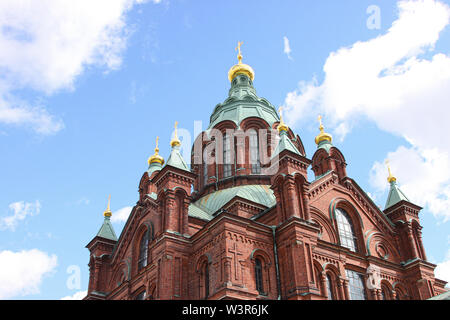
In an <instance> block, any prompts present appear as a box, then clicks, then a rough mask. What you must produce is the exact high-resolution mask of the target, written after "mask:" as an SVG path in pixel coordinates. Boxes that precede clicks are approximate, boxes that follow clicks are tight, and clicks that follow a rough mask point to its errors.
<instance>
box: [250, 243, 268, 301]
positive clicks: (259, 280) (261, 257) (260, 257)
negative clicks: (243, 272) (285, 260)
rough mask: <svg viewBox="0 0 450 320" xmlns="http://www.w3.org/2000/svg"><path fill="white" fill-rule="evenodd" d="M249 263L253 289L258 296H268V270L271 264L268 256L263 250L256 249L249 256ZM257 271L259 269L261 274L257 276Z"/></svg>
mask: <svg viewBox="0 0 450 320" xmlns="http://www.w3.org/2000/svg"><path fill="white" fill-rule="evenodd" d="M250 261H251V263H252V266H253V268H252V270H253V274H254V276H255V289H256V290H257V291H258V292H259V294H260V295H268V293H269V292H270V290H271V281H270V268H271V266H272V262H271V259H270V256H269V255H268V254H267V253H266V252H265V251H264V250H262V249H259V248H257V249H254V250H253V251H252V253H251V254H250ZM258 261H259V262H258ZM259 264H260V265H259ZM258 269H260V272H261V273H260V274H259V275H258Z"/></svg>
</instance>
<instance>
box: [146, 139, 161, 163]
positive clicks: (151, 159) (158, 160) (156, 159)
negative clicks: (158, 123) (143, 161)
mask: <svg viewBox="0 0 450 320" xmlns="http://www.w3.org/2000/svg"><path fill="white" fill-rule="evenodd" d="M158 140H159V137H156V148H155V154H154V155H152V156H150V157H149V158H148V165H151V164H152V163H159V164H160V165H163V164H164V158H163V157H161V156H160V155H159V148H158Z"/></svg>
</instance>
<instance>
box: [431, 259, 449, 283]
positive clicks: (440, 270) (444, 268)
mask: <svg viewBox="0 0 450 320" xmlns="http://www.w3.org/2000/svg"><path fill="white" fill-rule="evenodd" d="M434 275H435V276H436V278H438V279H441V280H444V281H447V282H448V284H447V285H446V287H450V250H449V251H448V252H447V256H446V258H445V260H444V261H443V262H441V263H438V264H437V267H436V269H434Z"/></svg>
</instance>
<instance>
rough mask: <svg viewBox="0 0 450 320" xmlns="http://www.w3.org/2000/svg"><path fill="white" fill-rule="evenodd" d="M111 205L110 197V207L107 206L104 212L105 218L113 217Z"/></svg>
mask: <svg viewBox="0 0 450 320" xmlns="http://www.w3.org/2000/svg"><path fill="white" fill-rule="evenodd" d="M110 203H111V195H109V197H108V206H107V208H106V210H105V211H104V212H103V216H105V217H108V218H109V217H111V216H112V212H111V209H110V208H109V205H110Z"/></svg>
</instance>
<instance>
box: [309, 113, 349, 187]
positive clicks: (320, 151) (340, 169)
mask: <svg viewBox="0 0 450 320" xmlns="http://www.w3.org/2000/svg"><path fill="white" fill-rule="evenodd" d="M318 120H319V124H320V125H319V130H320V133H319V134H318V135H317V136H316V138H315V142H316V144H317V151H316V152H315V153H314V155H313V157H312V170H313V171H314V175H315V176H316V178H317V177H319V176H321V175H324V174H326V173H327V172H329V171H334V172H335V173H336V174H337V175H338V177H339V180H342V179H343V178H345V177H346V176H347V171H346V169H345V167H346V166H347V164H346V163H345V158H344V155H343V154H342V153H341V152H340V151H339V149H338V148H336V147H335V146H333V144H332V139H333V138H332V136H331V134H329V133H326V132H325V131H324V127H323V124H322V116H320V115H319V116H318Z"/></svg>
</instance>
